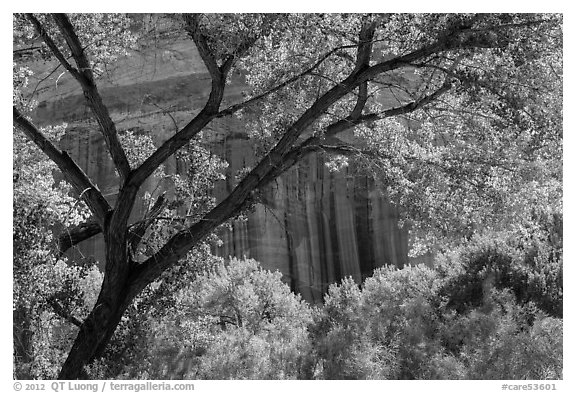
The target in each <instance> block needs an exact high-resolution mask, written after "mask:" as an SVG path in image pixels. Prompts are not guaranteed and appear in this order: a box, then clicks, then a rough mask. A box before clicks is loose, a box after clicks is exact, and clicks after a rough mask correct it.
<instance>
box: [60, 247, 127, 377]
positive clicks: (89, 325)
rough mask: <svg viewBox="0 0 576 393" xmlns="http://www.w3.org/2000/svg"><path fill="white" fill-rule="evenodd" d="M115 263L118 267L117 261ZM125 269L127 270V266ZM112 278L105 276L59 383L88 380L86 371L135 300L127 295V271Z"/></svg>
mask: <svg viewBox="0 0 576 393" xmlns="http://www.w3.org/2000/svg"><path fill="white" fill-rule="evenodd" d="M115 259H116V258H115ZM111 262H112V258H110V255H108V256H107V258H106V263H111ZM115 262H116V263H118V259H116V261H115ZM123 265H124V266H127V263H126V264H124V263H123ZM112 276H116V277H110V275H105V277H104V282H103V283H102V287H101V289H100V294H99V295H98V300H97V301H96V304H95V305H94V308H93V309H92V311H91V312H90V314H89V315H88V317H87V318H86V319H85V320H84V322H83V323H82V326H80V331H79V332H78V335H77V336H76V339H75V340H74V344H73V345H72V348H71V349H70V352H69V353H68V358H67V359H66V361H65V362H64V364H63V366H62V369H61V370H60V374H59V375H58V379H86V378H87V375H86V372H85V370H84V367H85V366H86V365H88V364H90V363H91V362H92V361H94V360H95V359H96V358H97V357H99V356H101V355H102V354H103V352H104V349H105V348H106V346H107V344H108V342H109V341H110V339H111V338H112V335H113V334H114V331H115V330H116V327H117V326H118V324H119V323H120V320H121V318H122V314H123V313H124V311H125V310H126V308H127V307H128V304H129V303H130V301H131V299H132V298H129V296H128V292H127V288H128V285H127V283H128V280H127V277H128V274H127V269H121V270H120V271H118V270H117V271H116V272H115V274H112Z"/></svg>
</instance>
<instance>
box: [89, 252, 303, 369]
mask: <svg viewBox="0 0 576 393" xmlns="http://www.w3.org/2000/svg"><path fill="white" fill-rule="evenodd" d="M214 262H216V264H214V265H213V266H212V268H210V269H207V270H206V271H205V272H203V273H201V272H200V273H199V274H198V275H197V276H196V278H195V279H193V280H192V281H191V282H190V283H189V285H187V286H184V287H182V288H181V289H179V290H174V287H170V290H171V293H172V295H173V299H174V303H173V304H172V305H170V308H166V306H167V305H166V304H165V303H161V304H156V303H153V305H152V307H155V308H156V309H157V310H158V311H160V310H163V311H160V314H159V313H158V311H156V312H153V311H152V309H148V310H149V312H142V311H143V310H142V309H141V303H138V306H137V307H138V308H140V312H139V313H138V315H139V316H140V317H139V318H140V321H139V322H138V323H139V324H140V329H139V330H138V331H136V332H135V331H134V330H133V329H132V330H127V333H129V334H127V335H122V334H121V333H120V337H121V339H120V340H118V341H116V342H117V343H118V344H117V345H119V346H121V347H123V348H127V350H124V351H123V352H121V353H116V355H113V356H116V361H115V362H114V364H115V365H118V366H119V365H125V367H124V368H123V369H122V368H121V369H116V370H110V369H108V370H106V371H103V369H102V366H100V369H99V371H96V370H98V366H96V367H95V368H94V370H93V372H100V373H104V374H103V375H102V374H100V375H98V374H97V375H98V376H100V377H101V378H110V377H119V378H124V379H126V378H146V379H150V378H152V379H284V378H297V377H298V376H300V373H301V372H303V369H304V366H305V361H306V357H305V354H306V348H307V345H308V337H307V331H306V328H307V324H308V323H309V322H310V321H311V311H310V309H309V306H307V305H306V303H304V302H303V301H302V300H301V299H300V298H299V296H296V295H294V294H293V293H291V292H290V289H289V287H288V286H287V285H286V284H284V283H282V282H281V280H280V273H278V272H276V273H271V272H268V271H265V270H263V269H262V268H260V267H259V265H258V263H257V262H255V261H253V260H235V259H233V260H231V261H230V262H229V263H228V264H226V265H225V264H223V263H222V261H219V262H217V261H214ZM165 298H166V297H165V296H163V297H161V299H165ZM144 310H145V309H144ZM142 315H145V316H146V318H145V319H144V322H142V321H141V318H142ZM121 331H122V329H121ZM134 333H137V334H136V336H133V334H134ZM117 334H118V333H117ZM118 356H120V358H121V359H122V361H121V362H119V361H118ZM110 373H112V374H110Z"/></svg>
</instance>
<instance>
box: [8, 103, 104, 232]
mask: <svg viewBox="0 0 576 393" xmlns="http://www.w3.org/2000/svg"><path fill="white" fill-rule="evenodd" d="M13 121H14V123H15V125H17V126H18V127H19V128H20V129H21V130H22V131H23V132H24V134H26V136H27V137H28V139H30V140H31V141H32V142H34V143H35V144H36V146H38V147H39V148H40V150H42V151H43V152H44V153H45V154H46V155H47V156H48V158H50V159H51V160H52V161H53V162H54V163H55V164H56V165H57V166H58V168H60V170H61V171H62V174H63V175H64V177H65V179H66V181H67V182H68V183H70V184H71V185H72V186H73V187H74V189H75V190H76V192H77V193H78V195H80V198H81V199H82V200H84V202H85V203H86V205H88V207H89V208H90V211H91V212H92V214H94V217H96V219H97V220H98V222H99V224H100V225H103V224H104V222H105V220H106V217H107V215H108V214H109V212H110V211H111V210H112V208H111V207H110V205H109V204H108V202H107V201H106V199H105V198H104V196H102V193H101V192H100V191H99V190H98V189H97V188H96V186H95V185H94V184H92V182H91V181H90V179H89V178H88V176H86V174H85V173H84V171H82V169H81V168H80V167H79V166H78V165H77V164H76V162H75V161H74V160H73V159H72V158H71V157H70V156H69V155H68V153H66V152H65V151H60V150H59V149H58V148H57V147H56V146H54V144H53V143H52V142H50V140H48V139H47V138H46V137H45V136H44V135H42V133H41V132H40V131H39V130H38V129H37V128H36V127H35V126H34V125H33V124H32V123H31V122H30V121H28V119H26V118H25V117H24V116H23V115H22V114H21V113H20V112H19V111H18V109H16V107H13Z"/></svg>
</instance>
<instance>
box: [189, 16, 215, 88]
mask: <svg viewBox="0 0 576 393" xmlns="http://www.w3.org/2000/svg"><path fill="white" fill-rule="evenodd" d="M182 17H183V19H184V22H185V23H186V27H185V29H186V31H187V32H188V34H189V35H190V37H191V38H192V40H193V41H194V43H195V44H196V48H197V49H198V53H199V54H200V58H201V59H202V61H203V62H204V65H205V66H206V68H207V69H208V72H209V73H210V76H211V77H212V80H220V79H221V78H222V72H221V70H220V67H219V66H218V63H217V61H216V57H215V56H214V53H213V52H212V50H211V49H210V47H209V45H208V41H207V39H206V36H204V34H202V32H201V31H200V23H199V18H200V15H199V14H184V15H183V16H182Z"/></svg>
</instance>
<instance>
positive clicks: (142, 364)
mask: <svg viewBox="0 0 576 393" xmlns="http://www.w3.org/2000/svg"><path fill="white" fill-rule="evenodd" d="M162 18H163V19H164V20H165V24H164V25H163V26H164V27H163V28H162V29H161V31H160V30H158V29H156V28H154V29H153V31H145V30H143V29H144V27H143V25H141V20H138V18H136V17H134V16H132V17H129V16H127V15H111V14H110V15H99V14H90V15H83V14H74V15H65V14H53V15H44V14H26V15H21V14H18V15H15V16H14V44H15V49H14V51H13V59H14V74H13V82H14V95H13V98H14V105H13V111H14V117H13V119H14V136H13V141H14V161H13V168H14V175H13V186H14V202H13V221H14V226H13V228H14V229H13V243H14V254H13V260H14V301H13V309H14V325H13V329H14V364H15V367H14V374H15V376H16V377H17V378H57V377H58V378H62V379H75V378H104V377H106V378H217V379H221V378H320V379H321V378H329V379H330V378H406V379H411V378H504V379H513V378H518V379H522V378H530V379H546V378H561V377H562V345H561V344H562V230H561V227H562V159H561V157H562V18H561V17H560V16H557V15H540V14H530V15H523V14H521V15H517V14H437V15H436V14H416V15H413V14H387V15H363V14H362V15H361V14H358V15H355V14H354V15H339V14H330V15H324V14H314V15H312V14H308V15H274V14H267V15H258V14H249V15H241V14H235V15H198V14H194V15H168V16H163V17H162ZM161 35H163V36H171V37H176V36H177V37H180V38H182V37H185V38H186V39H188V40H189V44H190V45H194V46H195V48H196V50H197V52H198V54H199V57H200V58H201V60H202V62H203V64H204V66H205V68H206V72H207V74H208V75H209V76H210V81H211V88H210V94H209V97H207V98H206V103H205V105H204V107H202V108H201V109H200V110H199V111H198V110H193V109H192V108H191V109H190V114H189V118H187V119H186V122H187V123H186V125H184V126H182V127H180V128H179V131H178V132H176V133H175V134H174V136H173V137H171V138H170V139H168V140H167V141H165V142H164V143H163V144H161V145H160V146H155V145H154V143H152V138H151V135H152V133H153V132H154V130H152V129H151V130H145V132H144V133H143V134H142V135H140V134H138V135H136V134H133V133H131V132H129V131H128V130H122V129H117V125H116V123H115V122H114V120H113V116H111V114H110V113H109V111H108V108H107V107H106V103H105V102H104V100H103V99H102V96H101V94H100V91H99V89H98V83H99V78H101V77H102V76H103V75H104V74H105V71H106V69H107V66H108V65H110V64H111V63H113V62H114V61H115V60H116V59H117V58H118V57H120V56H125V55H129V53H130V51H132V50H138V48H139V47H143V46H146V45H151V43H150V37H151V36H155V37H158V36H161ZM39 61H43V62H46V64H47V66H46V67H45V70H50V71H46V75H44V74H42V75H33V72H32V70H31V68H30V67H29V65H30V64H31V63H32V62H39ZM59 69H60V70H65V72H66V73H67V74H68V75H69V77H70V78H72V79H73V80H75V81H77V82H78V86H79V89H80V90H81V94H82V95H83V97H84V98H85V99H86V104H87V106H88V107H89V108H90V110H91V114H92V116H93V117H94V118H95V119H96V123H97V127H98V130H99V131H100V132H101V133H102V135H103V137H104V141H105V143H106V147H107V149H108V151H109V153H110V156H111V158H112V161H113V162H114V166H115V169H116V172H117V179H116V180H117V185H118V190H119V194H118V196H117V199H116V202H115V204H114V205H113V206H112V205H111V204H110V202H109V201H108V200H107V199H106V198H105V197H104V195H103V194H102V193H101V192H100V190H99V189H98V187H97V185H95V184H94V183H93V180H92V179H90V178H88V176H87V175H86V174H85V173H84V171H83V170H82V168H80V167H79V166H78V165H77V163H76V162H75V161H74V160H73V159H72V158H71V157H70V155H68V153H67V152H65V151H62V150H61V148H60V147H59V144H60V140H61V137H62V135H63V133H64V132H65V130H66V125H59V126H53V127H46V128H39V127H37V126H36V125H35V124H34V107H35V105H36V102H35V98H36V96H35V94H36V93H37V92H38V91H40V90H42V89H49V88H53V86H55V85H57V82H58V79H57V78H60V76H58V75H57V74H56V73H55V71H56V70H59ZM52 70H53V71H52ZM53 74H54V75H53ZM237 75H242V77H243V78H244V80H245V91H244V92H243V98H244V99H245V101H241V102H236V103H231V106H228V107H225V108H222V106H223V104H222V103H223V98H224V95H225V92H226V87H227V85H228V84H227V81H228V80H229V79H230V78H232V77H236V76H237ZM32 77H34V78H35V83H34V84H31V83H30V81H31V78H32ZM55 78H56V79H55ZM233 115H234V116H238V117H239V118H240V119H242V120H243V121H244V123H245V125H246V130H247V137H249V138H250V139H251V141H252V142H253V143H254V144H255V145H257V147H258V148H257V152H258V154H257V157H256V164H255V165H254V166H253V167H251V168H245V170H244V171H242V173H239V174H237V178H238V182H237V183H236V186H235V187H234V188H233V189H232V190H231V191H230V194H229V195H228V196H227V197H226V198H224V199H223V200H222V201H219V202H218V203H216V201H215V200H214V198H213V197H212V194H211V191H212V189H213V187H214V185H215V183H216V182H218V181H219V180H221V179H222V176H223V172H222V170H223V168H225V166H226V163H225V162H223V161H222V160H220V159H219V158H217V157H214V156H213V155H212V154H210V153H209V152H208V151H207V150H206V148H205V146H204V145H202V143H201V138H200V136H201V133H202V132H209V131H210V128H208V125H210V124H211V122H212V121H213V120H215V119H218V118H222V117H226V116H233ZM345 133H348V137H350V135H353V137H354V138H355V140H356V141H357V142H358V141H359V142H360V143H356V144H349V143H347V141H348V140H349V138H348V137H346V138H344V137H343V135H344V134H345ZM308 154H324V155H326V157H327V158H328V161H330V162H329V165H330V167H331V168H332V169H333V170H338V169H339V168H341V167H343V166H346V165H348V163H349V162H350V161H351V160H353V161H354V162H355V165H356V166H357V167H359V168H361V170H362V171H363V173H364V174H370V176H372V177H373V178H374V179H375V181H376V183H377V184H378V185H379V187H380V189H381V191H382V192H385V193H386V194H387V195H388V196H389V197H390V199H391V200H392V201H393V202H394V203H396V204H397V205H398V206H400V207H401V208H402V211H403V214H404V217H403V222H404V223H405V224H406V225H409V226H410V228H412V229H411V230H412V239H413V244H412V250H413V253H415V254H417V253H420V252H426V251H430V250H431V251H433V252H434V253H435V254H436V260H435V265H434V268H428V267H422V266H417V267H411V266H408V267H404V268H403V269H400V270H397V269H394V268H381V269H378V270H376V271H375V272H374V274H373V276H372V277H369V278H367V279H366V280H365V281H364V282H363V283H362V284H361V286H359V285H358V284H359V283H354V282H352V281H351V280H350V279H346V280H344V281H342V282H341V283H339V284H334V285H332V286H331V287H330V290H329V291H328V293H327V295H326V297H325V302H324V304H323V305H321V306H310V305H308V304H306V303H304V302H302V301H301V299H299V297H298V296H297V295H295V294H293V293H291V292H290V291H289V289H288V288H287V287H286V286H285V285H284V284H282V282H281V278H280V276H279V274H277V273H270V272H266V271H263V270H261V269H260V268H259V267H258V264H257V263H256V262H255V261H244V260H232V261H226V262H225V261H223V260H220V259H218V258H215V257H214V256H212V255H210V252H209V250H210V246H209V245H210V242H212V241H217V239H216V238H215V237H214V231H215V229H217V228H218V227H219V226H221V225H226V223H227V222H229V220H231V219H234V218H235V217H237V216H238V215H239V214H242V213H243V212H245V211H246V209H248V208H250V206H251V205H252V204H254V203H257V202H258V199H257V195H258V192H259V191H260V190H261V189H262V188H264V187H266V186H267V185H268V184H269V183H270V182H272V181H273V180H274V179H276V178H277V177H278V176H281V175H282V174H283V173H284V172H285V171H287V170H289V169H290V168H291V167H292V166H294V165H295V164H296V163H298V161H299V160H300V159H301V158H302V157H304V156H306V155H308ZM173 155H179V156H180V157H181V158H182V159H183V160H185V161H186V163H187V168H188V170H187V173H186V174H185V175H184V176H180V175H174V174H169V173H164V166H163V164H164V163H165V161H166V160H167V159H168V158H169V157H171V156H173ZM158 176H162V177H163V178H165V179H166V181H169V182H170V184H171V187H172V189H173V193H171V194H170V196H168V195H166V194H163V193H161V192H159V193H158V194H155V195H142V194H141V193H139V190H140V188H141V186H142V184H143V183H144V182H145V181H148V180H151V179H154V178H155V177H158ZM140 197H142V198H145V199H147V204H146V205H147V206H149V209H148V210H147V211H146V212H144V213H143V215H142V216H141V217H136V218H134V217H131V215H133V213H134V212H133V211H132V210H133V207H134V203H135V200H136V199H137V198H140ZM134 214H135V213H134ZM166 218H168V220H166ZM99 233H102V234H103V237H104V243H105V248H106V250H105V251H106V258H105V261H94V260H93V259H91V258H89V257H88V258H84V259H81V260H77V261H68V260H67V258H66V257H65V254H64V252H65V251H66V250H67V249H69V248H70V247H72V246H74V245H75V244H77V243H78V242H80V241H82V240H85V239H87V238H90V237H92V236H94V235H96V234H99ZM97 262H101V263H102V265H104V266H105V268H104V269H103V270H102V271H100V270H99V269H98V268H97V267H96V266H97ZM383 262H385V261H383Z"/></svg>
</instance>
